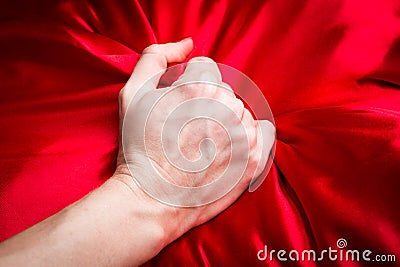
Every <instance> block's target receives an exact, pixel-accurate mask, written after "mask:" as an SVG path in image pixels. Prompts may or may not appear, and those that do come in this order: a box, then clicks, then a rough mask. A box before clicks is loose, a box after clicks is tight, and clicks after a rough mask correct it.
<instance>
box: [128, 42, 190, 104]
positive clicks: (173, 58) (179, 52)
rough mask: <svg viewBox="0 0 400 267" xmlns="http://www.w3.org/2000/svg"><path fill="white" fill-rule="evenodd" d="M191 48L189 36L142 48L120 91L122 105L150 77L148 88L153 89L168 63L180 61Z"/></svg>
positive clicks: (130, 98)
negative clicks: (176, 40)
mask: <svg viewBox="0 0 400 267" xmlns="http://www.w3.org/2000/svg"><path fill="white" fill-rule="evenodd" d="M192 49H193V40H192V39H191V38H186V39H183V40H182V41H180V42H177V43H166V44H153V45H150V46H149V47H147V48H145V49H144V50H143V53H142V56H141V57H140V59H139V61H138V62H137V64H136V66H135V69H134V70H133V72H132V75H131V77H130V78H129V80H128V82H127V83H126V84H125V86H124V88H123V89H122V91H121V97H122V98H123V99H122V102H123V103H122V104H123V105H122V106H125V107H126V106H127V104H129V103H130V101H131V100H132V98H133V97H134V96H135V95H136V93H137V92H138V90H139V88H140V87H141V86H142V85H143V84H144V83H145V82H146V81H148V80H149V79H150V78H152V77H155V76H156V78H154V79H152V81H151V82H150V83H149V89H155V88H156V87H157V84H158V82H159V79H160V77H161V75H162V74H163V73H164V71H165V69H166V68H167V65H168V63H172V62H182V61H184V60H185V58H186V57H187V55H188V54H189V53H190V52H191V51H192Z"/></svg>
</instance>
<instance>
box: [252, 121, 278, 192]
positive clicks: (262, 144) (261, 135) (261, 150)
mask: <svg viewBox="0 0 400 267" xmlns="http://www.w3.org/2000/svg"><path fill="white" fill-rule="evenodd" d="M258 125H259V127H258V135H257V150H258V152H256V153H257V154H259V155H260V159H259V162H258V165H257V169H256V171H255V175H254V178H253V179H252V180H251V182H250V185H249V191H250V192H254V191H255V190H256V189H257V188H258V187H259V186H260V185H261V184H262V182H263V181H264V179H265V177H266V173H264V170H266V168H269V167H270V166H266V165H267V162H268V159H269V156H270V153H271V150H272V146H273V145H274V142H275V135H276V130H275V126H274V125H273V124H272V123H271V122H270V121H267V120H259V121H258Z"/></svg>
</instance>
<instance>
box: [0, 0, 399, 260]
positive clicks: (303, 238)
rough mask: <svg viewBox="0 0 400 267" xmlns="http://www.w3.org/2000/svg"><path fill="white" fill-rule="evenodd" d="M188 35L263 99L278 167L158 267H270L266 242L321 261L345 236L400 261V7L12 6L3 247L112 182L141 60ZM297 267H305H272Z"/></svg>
mask: <svg viewBox="0 0 400 267" xmlns="http://www.w3.org/2000/svg"><path fill="white" fill-rule="evenodd" d="M187 36H192V37H193V39H194V42H195V48H194V51H193V53H192V54H191V55H190V57H194V56H199V55H202V56H209V57H212V58H213V59H214V60H215V61H217V62H220V63H224V64H228V65H230V66H232V67H235V68H237V69H239V70H241V71H242V72H244V73H245V74H247V75H248V76H249V77H250V78H251V79H253V80H254V81H255V82H256V84H257V85H258V86H259V87H260V88H261V90H262V91H263V93H264V95H265V97H266V99H267V100H268V102H269V103H270V106H271V109H272V111H273V113H274V116H275V120H276V126H277V135H278V136H277V138H278V140H277V151H276V157H275V162H274V165H273V167H272V170H271V172H270V173H269V175H268V177H267V179H266V180H265V182H264V184H263V185H262V186H261V188H259V189H258V190H257V191H256V192H255V193H245V194H244V195H243V196H242V197H241V198H240V200H239V201H238V202H237V203H235V204H234V205H233V206H232V207H230V208H229V209H228V210H226V211H225V212H223V213H222V214H221V215H219V216H218V217H216V218H215V219H213V220H212V221H210V222H209V223H207V224H205V225H202V226H200V227H197V228H196V229H193V230H192V231H190V232H189V233H187V234H185V235H184V236H183V237H182V238H180V239H178V240H177V241H175V242H173V243H172V244H171V245H169V246H168V247H167V248H165V249H164V250H163V251H162V252H161V253H160V254H159V255H158V256H157V257H156V258H154V259H153V260H151V261H150V262H149V263H148V264H146V265H147V266H157V265H166V266H179V265H181V266H182V265H184V266H204V265H220V266H254V265H256V266H257V265H265V264H266V263H268V262H260V261H259V260H258V259H257V252H258V251H259V250H260V249H262V248H264V245H267V246H268V249H275V250H279V249H285V250H287V251H289V250H292V249H297V250H302V249H315V250H322V249H327V248H328V247H329V246H331V247H333V248H337V247H336V241H337V240H338V239H339V238H345V239H346V240H347V242H348V246H347V248H349V249H370V250H371V251H373V252H374V253H381V254H395V255H396V258H397V264H399V261H400V214H399V204H400V198H399V190H400V90H399V89H400V4H399V2H398V1H395V0H393V1H385V0H381V1H355V0H354V1H340V0H333V1H323V0H319V1H318V0H309V1H295V0H293V1H289V0H270V1H257V0H247V1H242V0H237V1H227V0H222V1H205V0H203V1H199V0H193V1H188V0H181V1H164V0H159V1H134V0H126V1H122V0H121V1H88V0H86V1H82V0H76V1H65V0H64V1H61V0H54V1H44V0H41V1H28V0H26V1H21V0H18V1H2V2H1V4H0V90H1V97H0V102H1V104H0V240H4V239H6V238H8V237H10V236H12V235H14V234H16V233H18V232H20V231H22V230H24V229H26V228H27V227H29V226H31V225H33V224H35V223H37V222H39V221H41V220H43V219H44V218H46V217H48V216H49V215H51V214H53V213H55V212H57V211H58V210H60V209H62V208H64V207H65V206H67V205H68V204H70V203H72V202H74V201H76V200H77V199H79V198H81V197H82V196H84V195H85V194H86V193H88V192H89V191H91V190H93V189H94V188H96V187H97V186H99V185H100V184H102V183H103V182H104V181H105V180H106V179H107V178H108V177H110V175H112V173H113V171H114V168H115V158H116V153H117V134H118V133H117V132H118V103H117V96H118V92H119V90H120V89H121V87H122V86H123V84H124V83H125V82H126V81H127V78H128V77H129V74H130V72H131V71H132V69H133V67H134V66H135V63H136V62H137V59H138V57H139V55H140V53H141V51H142V50H143V48H145V47H146V46H148V45H150V44H152V43H164V42H170V41H177V40H180V39H181V38H183V37H187ZM289 263H290V264H301V263H291V262H286V263H285V262H279V261H278V260H276V259H275V260H274V261H272V262H269V263H268V264H269V266H284V265H288V264H289ZM304 264H306V265H314V263H312V262H308V263H304ZM325 264H332V265H346V266H360V265H361V264H362V263H357V262H347V263H346V262H333V263H330V262H327V263H325ZM392 264H393V263H392ZM389 265H390V264H387V265H382V266H389Z"/></svg>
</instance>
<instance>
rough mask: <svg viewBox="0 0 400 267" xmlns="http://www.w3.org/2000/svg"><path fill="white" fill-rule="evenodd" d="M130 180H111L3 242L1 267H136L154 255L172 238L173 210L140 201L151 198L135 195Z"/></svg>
mask: <svg viewBox="0 0 400 267" xmlns="http://www.w3.org/2000/svg"><path fill="white" fill-rule="evenodd" d="M115 178H117V179H115ZM129 178H130V179H131V180H132V178H131V177H123V178H122V179H121V177H114V178H113V179H110V180H109V181H107V182H106V183H105V184H104V185H103V186H101V187H100V188H98V189H96V190H95V191H93V192H92V193H90V194H89V195H87V196H86V197H84V198H83V199H81V200H79V201H78V202H76V203H74V204H72V205H71V206H69V207H67V208H65V209H64V210H62V211H60V212H59V213H57V214H55V215H54V216H51V217H49V218H48V219H46V220H44V221H42V222H41V223H39V224H37V225H35V226H33V227H31V228H29V229H27V230H26V231H24V232H22V233H20V234H18V235H16V236H15V237H13V238H11V239H9V240H7V241H5V242H3V243H2V244H0V258H1V260H0V265H1V266H26V265H29V266H32V265H36V266H60V265H65V266H126V265H129V266H132V265H139V264H141V263H143V262H145V261H147V260H148V259H150V258H152V257H153V256H155V255H156V254H157V253H158V252H159V251H160V250H161V249H162V248H163V247H164V246H165V245H166V244H167V243H169V242H170V241H172V240H171V239H173V238H171V234H170V233H168V231H169V230H168V229H165V228H164V226H163V220H165V218H169V219H171V218H173V216H171V215H173V214H169V213H171V212H173V211H172V209H169V208H168V207H165V206H164V207H163V206H161V205H162V204H160V203H158V202H156V201H154V203H151V201H149V199H141V198H146V197H147V196H146V195H144V193H142V192H141V191H136V190H135V192H133V191H132V187H131V184H128V185H127V184H125V183H130V182H132V183H133V181H129ZM153 204H154V205H153ZM170 223H171V221H170Z"/></svg>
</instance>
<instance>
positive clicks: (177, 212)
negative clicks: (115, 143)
mask: <svg viewBox="0 0 400 267" xmlns="http://www.w3.org/2000/svg"><path fill="white" fill-rule="evenodd" d="M122 168H125V167H118V172H116V173H115V174H114V175H113V176H112V178H111V179H110V182H113V183H115V184H117V187H118V188H119V189H118V190H119V191H120V194H124V195H125V199H126V200H125V202H126V203H125V204H126V205H127V209H128V210H129V212H128V213H127V219H128V220H137V219H138V218H141V220H142V222H141V223H142V225H141V226H142V228H143V230H144V231H148V234H150V235H152V236H153V237H155V238H156V239H157V243H158V244H160V245H161V246H160V249H159V250H161V248H163V247H165V246H166V245H167V244H169V243H170V242H172V241H173V240H175V239H176V238H178V237H179V236H181V235H182V234H183V233H184V232H186V231H187V227H185V217H184V216H183V215H184V214H183V212H184V209H183V208H176V207H172V206H168V205H165V204H163V203H161V202H159V201H157V200H156V199H154V198H152V197H151V196H149V195H148V194H147V193H145V192H144V191H143V190H142V189H141V188H140V187H139V185H138V184H137V182H136V181H135V180H134V178H133V177H132V176H131V174H130V172H129V170H128V169H127V168H126V169H125V170H122ZM135 227H136V228H134V229H135V231H137V226H135ZM157 252H158V251H157Z"/></svg>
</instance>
